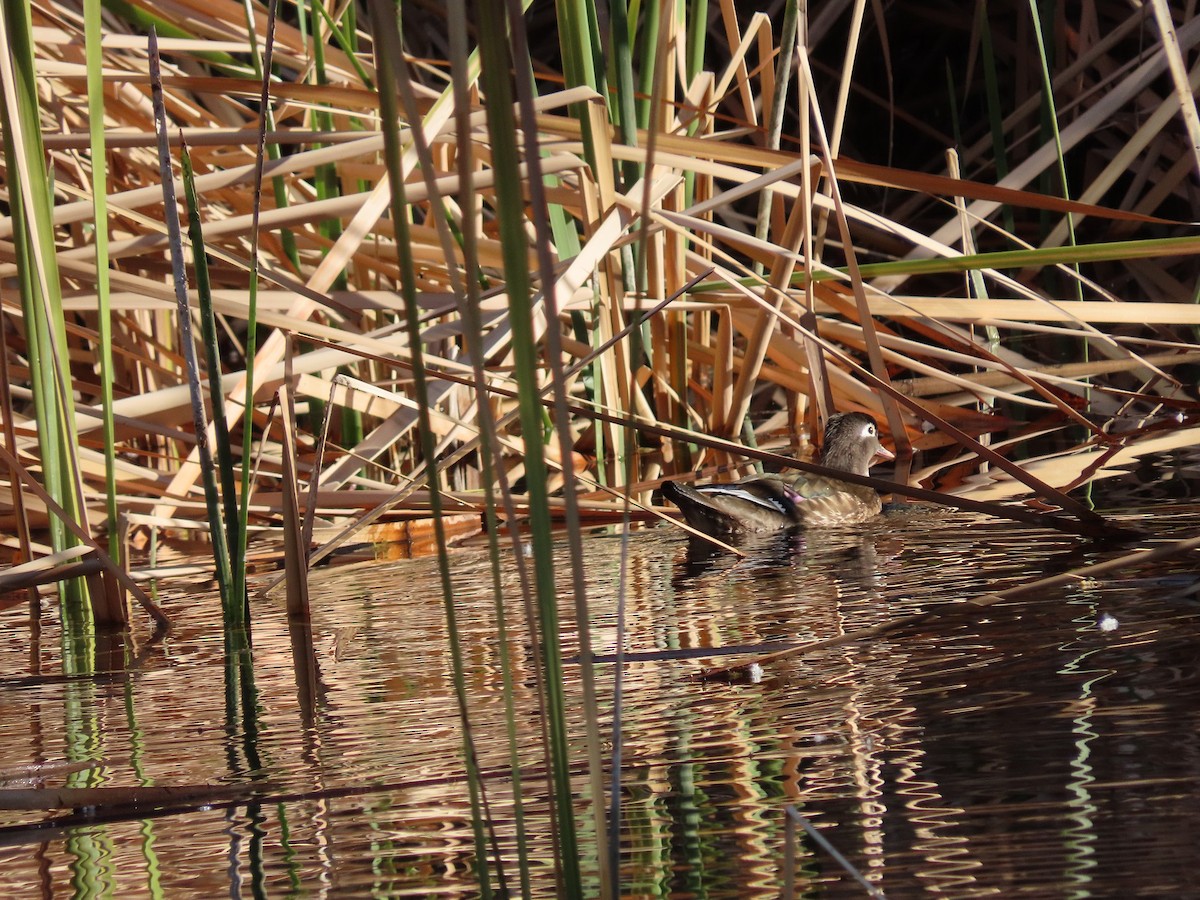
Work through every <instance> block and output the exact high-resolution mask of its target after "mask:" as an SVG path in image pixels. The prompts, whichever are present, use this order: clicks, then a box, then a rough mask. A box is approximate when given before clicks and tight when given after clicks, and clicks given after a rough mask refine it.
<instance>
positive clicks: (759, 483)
mask: <svg viewBox="0 0 1200 900" xmlns="http://www.w3.org/2000/svg"><path fill="white" fill-rule="evenodd" d="M662 492H663V496H664V497H666V498H667V499H668V500H670V501H671V502H672V503H674V504H675V505H676V506H678V507H679V510H680V512H682V513H683V517H684V519H686V520H687V523H688V524H689V525H691V526H692V527H693V528H696V529H698V530H700V531H703V532H704V533H705V534H713V535H719V534H734V533H737V532H743V531H777V530H779V529H780V528H788V527H790V526H793V525H798V524H800V519H799V518H798V517H797V511H796V500H797V499H798V497H797V495H796V494H795V493H794V492H793V491H792V489H791V486H790V485H789V484H788V482H787V481H786V480H785V479H783V478H779V477H778V476H772V475H762V476H757V477H754V478H744V479H742V480H741V481H734V482H729V483H727V484H706V485H703V486H701V487H692V486H691V485H687V484H679V483H678V482H673V481H668V482H667V483H666V484H664V485H663V487H662Z"/></svg>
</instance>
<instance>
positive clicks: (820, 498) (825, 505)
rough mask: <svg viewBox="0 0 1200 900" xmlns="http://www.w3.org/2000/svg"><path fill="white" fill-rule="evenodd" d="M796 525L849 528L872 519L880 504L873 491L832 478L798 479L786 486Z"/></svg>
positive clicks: (805, 477) (877, 513)
mask: <svg viewBox="0 0 1200 900" xmlns="http://www.w3.org/2000/svg"><path fill="white" fill-rule="evenodd" d="M788 487H789V488H790V494H791V496H792V497H793V498H794V499H793V506H794V507H795V510H796V512H795V515H796V519H797V521H798V522H800V523H801V524H803V525H805V526H809V525H852V524H854V523H856V522H865V521H867V520H868V519H873V518H875V517H876V516H877V515H879V513H880V512H881V511H882V509H883V503H882V502H881V501H880V499H879V494H877V493H876V492H875V491H874V489H873V488H869V487H862V486H860V485H857V484H850V483H849V482H845V481H839V480H838V479H836V478H825V477H822V476H808V475H801V476H799V477H798V478H794V479H792V480H791V482H790V483H789V484H788Z"/></svg>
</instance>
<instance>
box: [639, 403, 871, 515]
mask: <svg viewBox="0 0 1200 900" xmlns="http://www.w3.org/2000/svg"><path fill="white" fill-rule="evenodd" d="M877 457H878V458H879V459H893V458H894V454H893V453H892V452H891V451H890V450H888V449H887V448H886V447H884V446H883V445H882V444H880V443H879V426H878V425H877V424H876V422H875V420H874V419H873V418H871V417H870V416H869V415H867V414H866V413H860V412H851V413H840V414H838V415H835V416H830V417H829V423H828V424H827V425H826V426H825V442H824V446H823V447H822V450H821V460H820V461H821V465H823V466H826V467H827V468H830V469H839V470H841V471H843V472H853V473H854V474H855V475H866V474H867V473H868V470H869V469H870V467H871V462H872V461H873V460H874V459H876V458H877ZM662 492H663V496H664V497H666V498H667V499H668V500H670V501H671V502H672V503H674V504H675V505H676V506H678V507H679V509H680V511H681V512H682V513H683V517H684V518H685V519H686V520H687V523H688V524H689V525H691V526H692V527H693V528H695V529H697V530H698V531H703V532H704V533H705V534H710V535H713V536H714V537H716V536H721V535H728V534H739V533H742V532H748V531H777V530H779V529H781V528H791V527H794V526H797V525H799V526H809V525H851V524H854V523H856V522H865V521H866V520H867V519H872V518H874V517H875V516H877V515H879V512H880V510H881V509H882V508H883V505H882V503H881V502H880V500H879V495H878V494H877V493H875V491H874V490H873V489H872V488H869V487H862V486H860V485H856V484H849V483H847V482H845V481H838V480H837V479H835V478H825V477H822V476H820V475H804V474H801V475H796V476H787V475H754V476H751V477H750V478H743V479H742V480H741V481H732V482H728V483H726V484H706V485H703V486H701V487H692V486H691V485H686V484H679V483H677V482H674V481H668V482H667V483H666V484H664V485H663V486H662Z"/></svg>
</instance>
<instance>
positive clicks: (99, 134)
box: [83, 0, 121, 564]
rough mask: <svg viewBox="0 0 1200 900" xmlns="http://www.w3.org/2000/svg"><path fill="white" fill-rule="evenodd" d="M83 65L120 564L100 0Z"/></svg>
mask: <svg viewBox="0 0 1200 900" xmlns="http://www.w3.org/2000/svg"><path fill="white" fill-rule="evenodd" d="M83 25H84V42H85V45H86V46H85V54H86V59H87V94H88V131H89V135H90V140H91V150H92V207H93V210H94V216H95V223H96V237H95V240H96V300H97V307H98V315H97V318H96V333H97V335H98V336H99V338H100V408H101V412H102V414H103V419H102V422H103V430H104V495H105V510H106V512H107V514H108V555H109V556H111V557H112V558H113V559H114V560H115V561H116V562H117V563H118V564H120V562H121V530H120V528H119V527H118V526H117V451H116V444H117V440H116V425H115V422H114V419H113V406H112V404H113V380H114V379H113V359H112V309H111V308H110V304H109V277H108V158H107V156H106V155H105V151H104V75H103V72H102V68H103V65H104V57H103V54H102V52H101V47H100V39H101V32H100V0H84V4H83Z"/></svg>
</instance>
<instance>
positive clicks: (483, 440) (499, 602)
mask: <svg viewBox="0 0 1200 900" xmlns="http://www.w3.org/2000/svg"><path fill="white" fill-rule="evenodd" d="M449 11H450V16H451V19H452V20H458V21H463V22H465V21H466V20H467V10H466V4H465V2H464V0H451V2H450V4H449ZM472 68H473V66H472V60H471V54H470V52H469V51H468V47H467V34H466V31H465V29H459V28H452V29H450V77H451V80H452V86H453V91H454V116H455V131H456V134H457V145H458V146H457V149H458V153H457V160H456V162H457V167H458V177H459V180H460V189H459V195H460V200H459V208H460V209H462V210H464V211H465V210H468V209H471V208H472V207H473V205H474V203H475V197H474V194H473V190H472V180H473V178H474V159H473V156H474V154H473V153H472V148H473V146H474V144H473V141H472V136H471V122H470V115H471V105H470V101H469V88H470V85H469V80H468V75H469V74H470V72H471V70H472ZM422 167H423V168H426V167H425V165H424V162H422ZM426 177H427V178H428V179H432V177H433V171H432V168H427V175H426ZM431 196H432V192H431ZM438 209H439V210H440V211H441V212H443V213H445V210H446V206H445V205H444V204H442V205H439V207H438ZM554 212H557V213H558V215H557V216H554V215H553V213H552V222H554V223H560V222H561V221H565V219H566V215H565V213H563V211H562V209H561V208H558V209H557V210H555V211H554ZM443 221H445V222H446V224H447V225H448V226H449V225H453V224H454V223H453V222H452V221H450V220H449V217H448V216H446V217H445V218H444V219H443ZM562 230H563V232H564V233H563V237H564V239H567V240H569V239H571V238H576V237H577V236H576V234H575V232H574V230H573V229H570V228H566V227H563V229H562ZM455 234H456V236H457V237H458V239H459V241H460V243H461V246H462V253H463V267H464V276H463V279H462V290H461V293H462V294H464V296H462V297H461V299H460V303H459V312H460V315H461V316H462V320H463V334H464V336H465V338H466V341H467V355H468V357H469V358H470V361H471V368H472V374H473V376H474V380H475V405H476V408H477V410H478V417H479V460H480V480H481V482H482V484H483V495H484V517H485V522H486V527H487V534H488V559H489V562H490V565H491V577H492V595H493V597H494V598H495V613H496V643H497V652H498V654H499V657H500V673H501V678H502V680H503V685H504V720H505V728H506V732H507V737H508V757H509V768H510V770H511V772H512V774H511V776H510V777H511V790H512V802H513V828H514V831H515V836H516V849H517V869H518V877H519V879H520V882H521V896H522V897H529V896H532V893H533V884H532V879H531V869H530V856H529V842H528V837H527V834H526V828H525V802H524V799H523V791H522V778H521V757H520V750H519V740H518V738H519V730H518V726H517V712H516V701H515V692H514V685H515V680H514V678H513V664H512V659H511V654H510V653H509V641H508V625H507V622H506V615H505V602H504V589H503V578H502V575H501V568H500V522H499V517H498V515H497V511H496V496H495V484H496V478H497V473H499V474H500V475H501V476H502V477H503V476H504V469H503V466H502V465H500V466H497V465H496V464H495V462H494V460H496V459H498V458H499V457H498V453H497V449H498V448H499V446H500V441H499V437H498V433H497V427H496V420H495V416H494V414H493V412H492V406H491V397H490V396H489V395H488V392H487V374H486V372H485V370H484V365H485V363H486V360H485V359H484V357H483V346H484V340H483V319H482V315H481V310H480V300H481V291H482V288H483V287H484V286H485V279H484V276H483V273H482V272H481V271H480V266H479V253H478V243H479V241H478V237H479V236H478V234H477V233H476V230H475V229H474V228H461V229H455ZM443 241H444V238H443ZM575 247H576V252H578V242H577V240H576V244H575ZM449 258H451V257H450V256H449V255H447V259H449ZM450 271H451V275H452V282H453V275H454V272H455V270H454V269H453V268H451V269H450ZM459 295H460V290H459V289H458V288H456V289H455V296H456V298H458V297H459ZM501 462H502V461H501ZM503 489H504V490H505V491H506V493H507V478H506V477H505V478H504V484H503ZM516 561H517V565H518V566H520V567H521V572H522V574H524V566H523V563H524V561H523V560H522V559H521V558H520V557H519V556H517V557H516ZM523 580H524V579H523Z"/></svg>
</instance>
